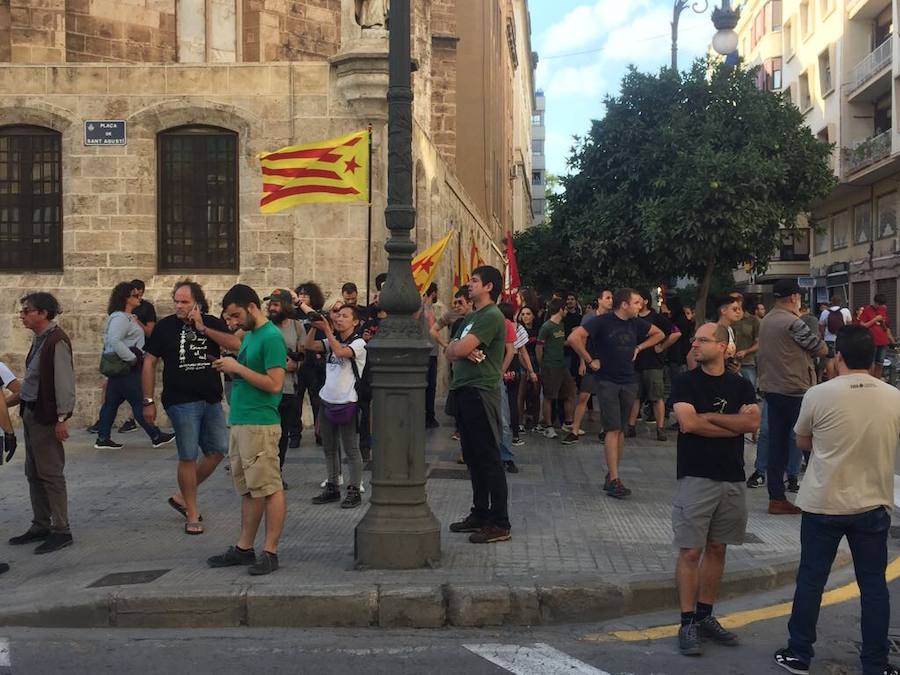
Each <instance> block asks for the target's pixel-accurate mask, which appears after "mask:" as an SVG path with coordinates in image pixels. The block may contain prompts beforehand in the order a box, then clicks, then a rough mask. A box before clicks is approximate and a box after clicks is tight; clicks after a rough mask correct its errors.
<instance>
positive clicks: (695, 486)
mask: <svg viewBox="0 0 900 675" xmlns="http://www.w3.org/2000/svg"><path fill="white" fill-rule="evenodd" d="M728 344H729V335H728V328H727V327H726V326H724V325H722V324H714V323H707V324H704V325H702V326H700V327H699V328H698V329H697V333H696V334H695V336H694V340H693V344H692V346H691V352H692V353H691V356H692V357H693V359H694V362H695V363H696V364H697V365H698V366H699V367H697V368H695V369H694V370H691V371H688V372H687V373H684V374H683V375H680V376H679V377H678V378H677V379H676V380H675V382H674V383H673V384H672V397H671V398H672V403H673V407H674V410H675V416H676V418H677V419H678V425H679V433H678V459H677V465H678V483H677V487H676V488H675V497H674V500H673V504H672V530H673V532H674V543H675V546H676V547H678V549H679V552H678V563H677V565H676V568H675V578H676V582H677V585H678V596H679V599H680V603H681V629H680V630H679V632H678V648H679V651H680V652H681V653H682V654H684V655H699V654H700V653H701V651H702V647H701V642H700V640H701V639H702V638H707V639H710V640H713V641H715V642H718V643H719V644H724V645H728V646H733V645H736V644H737V641H738V638H737V636H736V635H735V634H734V633H731V632H729V631H727V630H725V628H723V627H722V625H721V624H720V623H719V622H718V621H717V620H716V618H715V616H714V615H713V603H714V602H715V599H716V597H715V596H716V591H717V590H718V588H719V582H720V581H721V579H722V573H723V572H724V570H725V549H726V546H727V545H728V544H742V543H744V535H745V533H746V529H747V500H746V491H747V485H746V483H745V482H744V481H745V480H746V477H745V476H744V434H746V433H752V432H753V431H755V430H756V429H757V428H758V427H759V406H757V405H756V391H755V390H754V388H753V385H752V384H751V383H750V381H749V380H746V379H744V378H742V377H741V376H740V375H738V374H736V373H733V372H727V371H726V368H725V354H726V350H727V349H728Z"/></svg>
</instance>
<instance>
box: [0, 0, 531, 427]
mask: <svg viewBox="0 0 900 675" xmlns="http://www.w3.org/2000/svg"><path fill="white" fill-rule="evenodd" d="M388 4H389V3H388V2H387V0H115V1H114V0H41V1H40V2H35V1H33V0H11V1H10V2H7V3H4V4H0V61H2V63H0V360H2V361H5V362H6V363H8V364H9V365H10V366H11V367H12V368H13V370H14V371H17V372H20V373H21V372H22V368H23V361H24V355H25V353H26V351H27V346H28V341H29V339H30V336H29V335H28V334H27V333H26V331H25V330H24V329H23V328H22V327H21V325H20V324H19V322H18V321H17V319H16V311H17V310H18V298H19V297H20V296H21V295H22V294H23V293H24V292H26V291H29V290H48V291H50V292H53V293H54V294H56V295H57V296H58V297H59V298H60V300H61V302H62V304H63V308H64V314H63V315H62V317H61V323H62V324H63V326H64V327H65V328H66V330H67V331H69V333H70V335H71V336H72V337H73V340H74V346H75V359H76V369H77V372H78V384H79V392H78V395H79V408H78V411H77V414H78V419H79V420H80V421H84V420H86V419H87V418H88V417H90V416H93V415H94V414H95V412H96V410H97V409H98V405H99V401H98V398H99V387H98V386H99V384H100V382H101V380H102V378H101V376H100V375H99V372H98V368H97V366H98V361H99V350H100V346H101V342H102V330H103V322H104V319H105V307H106V301H107V298H108V295H109V291H110V290H111V288H112V286H113V285H114V284H115V283H117V282H118V281H121V280H128V279H132V278H135V277H137V278H141V279H144V280H145V281H146V283H147V286H148V292H147V296H148V298H149V299H151V300H152V301H154V302H155V303H156V304H157V308H158V311H159V313H160V314H161V315H164V314H167V313H169V312H171V309H172V307H171V300H170V293H171V288H172V285H173V283H174V282H175V281H176V280H178V279H181V278H184V277H191V278H193V279H195V280H197V281H199V282H200V283H202V284H203V285H204V287H205V288H206V289H207V291H208V295H209V296H210V299H211V302H213V303H214V304H215V303H218V301H219V299H220V298H221V295H222V293H223V292H224V291H225V290H227V289H228V288H229V287H230V286H231V285H232V284H234V283H237V282H243V283H247V284H250V285H251V286H253V287H255V288H256V289H257V290H259V291H260V292H261V294H262V292H267V291H269V290H271V289H272V288H276V287H279V286H286V285H296V284H297V283H299V282H301V281H304V280H307V279H314V280H316V281H318V282H319V283H320V284H322V286H323V287H324V288H325V290H326V294H329V295H332V294H336V293H337V292H338V290H339V288H340V285H341V284H342V283H343V282H345V281H354V282H356V283H357V284H358V286H359V287H360V291H361V295H362V296H363V297H365V296H366V293H367V290H368V288H367V285H368V280H369V279H371V278H374V276H375V275H376V274H377V273H379V272H381V271H383V270H384V269H385V267H386V256H385V254H384V250H383V245H384V240H385V237H386V229H385V227H384V208H385V205H386V204H385V201H386V196H385V194H386V184H387V177H386V164H387V147H386V146H387V143H386V122H387V106H386V101H385V95H386V91H387V32H386V30H385V23H386V16H385V12H386V7H387V5H388ZM412 4H413V35H412V50H413V58H414V59H415V65H416V72H415V73H414V76H413V83H414V94H415V102H414V129H413V136H414V138H413V159H414V162H415V167H414V180H415V185H414V188H415V202H416V207H417V211H418V217H417V222H416V228H415V231H414V232H413V233H412V236H413V237H414V238H415V240H416V243H417V245H418V247H419V249H424V248H425V247H427V246H428V245H430V244H431V243H432V242H434V241H437V240H438V239H440V238H441V237H443V236H444V235H445V234H446V233H447V232H448V230H455V231H457V232H458V233H459V236H460V237H462V240H463V241H470V240H472V241H475V242H476V244H477V246H478V248H479V250H480V252H481V257H482V258H483V259H485V260H486V261H488V262H490V263H491V264H494V265H497V266H502V264H503V261H502V237H503V233H504V231H506V230H508V229H511V228H512V226H513V221H514V217H515V216H514V215H513V214H514V212H516V211H521V208H520V207H518V206H515V205H514V202H516V201H520V200H523V199H527V202H528V204H529V206H530V196H527V191H525V192H523V191H522V189H521V188H520V187H517V185H516V181H515V180H513V179H512V170H513V167H514V166H515V162H514V160H513V157H514V153H515V149H514V146H513V140H512V139H513V137H514V133H513V129H514V128H515V125H516V124H517V122H516V121H515V119H516V115H519V116H521V115H523V114H524V115H526V116H527V117H528V118H530V115H531V110H530V109H529V110H527V111H525V112H524V113H523V112H521V111H518V110H514V106H513V97H512V95H511V94H510V95H509V96H508V97H507V98H505V99H504V101H505V103H504V105H502V106H496V105H494V104H493V93H495V91H499V90H501V89H502V90H504V91H508V92H512V91H513V90H514V89H515V90H519V89H521V90H525V91H527V90H528V89H529V88H533V83H532V81H531V77H532V68H531V66H530V65H529V64H530V62H531V52H530V47H529V46H528V45H529V44H530V40H529V37H528V35H527V30H528V25H527V20H523V19H522V18H521V17H522V16H523V14H522V12H523V11H524V12H525V13H524V16H525V17H526V18H527V8H525V4H526V3H525V0H502V1H501V2H499V3H497V5H498V6H499V7H500V12H499V18H498V17H497V16H496V15H495V16H494V17H493V18H492V23H491V24H490V26H489V27H484V29H483V31H482V29H481V27H479V26H478V25H477V24H475V25H470V24H469V23H468V22H467V21H465V19H467V17H468V14H467V13H468V12H469V11H470V10H471V7H472V5H478V6H480V5H481V4H482V3H469V2H459V3H457V1H456V0H413V3H412ZM484 4H485V5H488V4H491V5H493V4H494V3H484ZM516 12H518V14H516ZM513 16H516V17H519V18H518V19H516V20H514V21H513V22H512V23H511V24H510V22H508V21H507V18H508V17H513ZM510 26H511V28H510ZM509 30H512V31H513V32H512V34H510V33H509V32H508V31H509ZM467 31H473V33H472V35H469V34H468V33H467ZM487 36H489V37H490V40H488V39H487ZM501 38H502V39H501ZM512 45H517V48H516V49H517V51H518V59H519V61H520V63H519V66H518V67H514V66H513V65H512V58H511V56H510V53H511V49H512ZM477 50H481V51H483V52H484V53H485V54H489V55H491V57H492V58H491V59H489V60H486V61H484V62H480V63H479V64H478V65H477V66H475V65H473V63H472V62H469V61H468V60H467V59H468V54H469V53H470V51H477ZM498 63H499V64H502V65H503V69H502V70H497V69H496V68H495V66H496V65H497V64H498ZM463 68H465V69H466V70H463ZM470 78H476V79H478V78H481V79H482V80H483V81H484V82H485V83H487V82H489V81H493V82H492V84H491V85H490V86H491V87H493V89H490V90H489V89H479V90H478V91H479V94H480V95H481V96H483V97H484V98H485V99H488V98H490V99H491V102H488V101H487V100H485V101H482V102H481V103H480V104H479V102H478V100H477V97H474V98H473V97H472V96H470V94H471V90H472V89H473V88H472V87H470V85H469V79H470ZM516 88H518V89H516ZM461 90H465V91H466V92H467V93H466V95H465V96H462V95H460V94H459V92H460V91H461ZM479 105H480V106H481V111H482V113H481V114H482V117H481V118H479V119H478V121H477V123H472V124H465V125H463V124H462V123H461V121H462V116H464V115H470V114H471V113H470V112H469V111H470V110H471V109H472V108H473V107H478V106H479ZM112 120H122V121H124V122H125V123H126V124H125V128H126V134H127V139H126V141H127V142H126V144H124V145H108V146H98V145H89V144H87V143H86V135H85V134H86V133H87V132H88V129H87V124H88V123H89V122H95V123H96V122H100V121H112ZM368 124H371V125H372V128H373V144H372V153H373V160H372V182H373V189H372V207H371V214H372V226H371V230H370V229H369V226H368V213H369V209H368V208H367V206H366V205H365V204H359V205H355V204H334V205H309V206H302V207H297V208H294V209H291V210H288V211H285V212H282V213H279V214H275V215H262V214H260V212H259V208H258V203H259V198H260V195H261V191H262V181H261V178H260V170H259V164H258V161H257V155H258V154H259V153H261V152H265V151H271V150H274V149H277V148H280V147H283V146H286V145H292V144H298V143H307V142H313V141H317V140H324V139H326V138H330V137H333V136H337V135H342V134H345V133H348V132H350V131H354V130H358V129H361V128H365V127H366V125H368ZM488 129H490V130H491V133H492V134H493V135H492V136H491V140H490V142H489V143H487V144H486V146H487V147H485V149H484V152H485V156H486V157H489V158H491V161H490V166H495V167H496V170H495V171H492V172H491V175H490V178H489V179H488V180H486V176H485V171H486V170H487V167H488V164H487V163H485V164H482V165H481V166H479V167H477V168H472V169H471V170H468V169H463V168H462V167H463V166H465V167H468V162H469V160H470V159H471V157H472V155H473V153H474V152H476V151H477V148H478V146H479V144H481V143H484V137H483V136H482V135H481V134H483V133H484V131H485V130H488ZM519 136H521V135H519ZM519 136H517V138H519ZM473 139H475V140H473ZM518 142H519V143H520V144H521V143H522V142H524V141H522V140H521V139H520V140H519V141H518ZM527 145H530V139H528V143H527ZM501 150H502V153H501ZM526 154H527V153H526ZM460 158H463V161H462V162H461V161H460ZM473 167H474V165H473ZM517 173H518V174H521V176H522V178H523V179H525V180H526V182H527V177H528V176H529V173H530V172H524V173H523V172H522V171H518V172H517ZM488 207H490V208H488ZM453 258H454V256H451V255H448V256H446V257H445V259H444V261H443V262H442V263H441V266H440V271H439V276H438V278H437V282H438V284H439V286H440V287H441V293H442V296H443V298H444V300H445V301H449V292H450V286H451V280H452V277H453V262H454V261H453Z"/></svg>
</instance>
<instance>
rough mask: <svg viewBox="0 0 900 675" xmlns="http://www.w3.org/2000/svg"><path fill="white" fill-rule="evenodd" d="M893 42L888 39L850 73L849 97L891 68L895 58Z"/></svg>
mask: <svg viewBox="0 0 900 675" xmlns="http://www.w3.org/2000/svg"><path fill="white" fill-rule="evenodd" d="M893 54H894V51H893V40H892V38H891V37H888V38H887V39H886V40H885V41H884V42H882V43H881V44H880V45H878V46H877V47H875V49H874V50H873V51H872V52H871V53H870V54H869V55H868V56H866V57H865V58H864V59H863V60H862V61H860V62H859V63H857V64H856V65H855V66H854V67H853V69H852V70H851V71H850V77H849V82H848V85H849V88H848V90H847V94H848V96H850V97H852V96H853V94H854V93H856V92H858V91H859V90H861V89H862V88H863V87H864V86H865V85H866V84H868V83H869V82H870V81H871V80H872V78H874V77H875V76H876V75H878V74H879V73H881V72H882V71H883V70H884V69H885V68H890V65H891V59H892V58H893Z"/></svg>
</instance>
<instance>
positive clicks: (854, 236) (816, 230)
mask: <svg viewBox="0 0 900 675" xmlns="http://www.w3.org/2000/svg"><path fill="white" fill-rule="evenodd" d="M896 13H897V7H896V3H895V2H893V1H892V0H783V1H780V0H769V1H767V2H766V1H763V0H756V1H750V2H746V3H745V4H744V6H743V7H742V17H741V23H740V25H739V27H738V32H739V36H740V42H739V45H740V46H739V49H740V51H741V56H742V57H743V58H744V60H745V62H747V63H749V64H750V65H761V66H762V68H761V70H760V75H759V78H760V86H761V87H764V88H767V89H771V90H774V91H778V90H781V91H783V92H785V93H786V94H787V96H788V97H789V98H790V99H791V101H793V103H794V105H796V106H797V107H798V108H799V109H800V110H801V111H802V112H803V113H804V115H805V117H806V122H807V124H808V126H809V128H810V131H811V133H813V134H815V135H816V136H817V137H819V138H820V139H822V140H823V141H827V142H829V143H833V144H834V145H835V151H834V153H833V156H832V167H833V169H834V172H835V175H836V176H837V178H838V180H839V185H838V187H837V188H836V189H835V190H834V191H833V192H832V193H831V194H830V195H829V196H828V197H827V198H826V199H824V200H823V201H822V202H821V203H820V204H818V205H816V207H815V209H814V211H813V212H812V213H811V214H810V222H811V224H812V227H813V229H812V230H811V231H810V233H808V234H804V233H802V232H801V234H800V235H799V237H794V238H793V240H792V241H790V246H787V247H785V248H787V249H788V250H787V251H785V248H783V249H782V252H781V253H782V254H784V253H788V255H793V256H795V257H796V258H798V259H797V260H794V261H790V262H791V263H792V264H793V263H794V262H796V263H797V267H796V268H791V267H789V266H788V265H787V264H786V263H787V262H788V261H785V260H784V256H783V255H782V256H781V259H780V260H777V261H775V262H774V263H773V265H772V266H771V267H770V269H769V271H768V272H767V273H766V275H765V276H763V277H761V278H757V279H755V280H751V281H755V282H756V283H757V284H760V283H765V282H767V281H770V280H773V279H774V278H775V277H778V276H790V275H793V274H794V273H795V272H796V273H798V276H808V277H810V278H811V279H814V280H815V288H814V290H813V291H812V292H811V295H810V300H811V301H812V302H817V303H820V302H826V301H827V299H828V298H829V297H830V296H832V295H839V296H840V297H842V298H843V299H844V300H845V301H846V302H847V303H848V304H849V305H850V306H851V307H852V308H854V309H855V308H857V307H860V306H862V305H864V304H867V303H869V302H870V301H871V299H872V296H873V295H874V294H875V293H882V294H884V295H885V296H886V297H887V299H888V307H889V311H890V313H891V315H892V316H894V317H896V316H897V311H898V309H900V308H898V304H897V277H898V273H900V240H898V228H897V208H898V188H900V132H898V127H897V124H896V122H895V121H894V118H895V115H894V108H895V106H896V104H897V101H898V96H900V85H898V80H897V78H898V77H900V44H898V40H897V39H896V38H894V37H893V35H894V25H895V21H896V20H897V17H896ZM786 241H787V240H786ZM804 254H807V255H808V260H809V265H808V268H807V270H806V272H805V274H800V263H801V262H802V260H801V258H802V257H803V255H804Z"/></svg>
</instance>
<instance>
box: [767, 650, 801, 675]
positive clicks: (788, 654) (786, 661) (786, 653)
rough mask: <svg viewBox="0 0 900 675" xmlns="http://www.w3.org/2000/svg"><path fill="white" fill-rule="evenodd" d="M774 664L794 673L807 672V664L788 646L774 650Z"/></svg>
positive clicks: (797, 674)
mask: <svg viewBox="0 0 900 675" xmlns="http://www.w3.org/2000/svg"><path fill="white" fill-rule="evenodd" d="M775 664H776V665H777V666H779V667H781V668H784V669H785V670H786V671H788V672H789V673H794V675H806V673H808V672H809V664H808V663H807V662H806V661H804V660H802V659H801V658H800V657H799V656H797V655H796V654H794V652H793V650H791V649H790V648H788V647H785V648H784V649H779V650H778V651H777V652H775Z"/></svg>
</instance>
